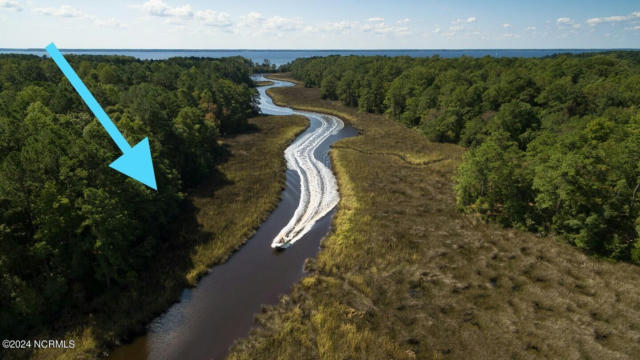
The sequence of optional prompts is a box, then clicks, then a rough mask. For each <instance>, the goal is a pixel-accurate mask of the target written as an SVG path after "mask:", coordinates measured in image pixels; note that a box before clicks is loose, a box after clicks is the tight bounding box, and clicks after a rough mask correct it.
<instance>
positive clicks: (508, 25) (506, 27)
mask: <svg viewBox="0 0 640 360" xmlns="http://www.w3.org/2000/svg"><path fill="white" fill-rule="evenodd" d="M502 26H503V27H504V28H505V29H508V28H510V27H511V24H503V25H502Z"/></svg>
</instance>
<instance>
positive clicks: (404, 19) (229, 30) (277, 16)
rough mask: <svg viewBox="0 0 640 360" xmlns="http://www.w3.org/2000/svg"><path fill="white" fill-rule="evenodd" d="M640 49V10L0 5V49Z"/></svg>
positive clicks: (588, 4) (191, 2) (476, 5)
mask: <svg viewBox="0 0 640 360" xmlns="http://www.w3.org/2000/svg"><path fill="white" fill-rule="evenodd" d="M51 41H54V42H55V43H56V44H57V45H58V47H60V48H169V49H177V48H181V49H184V48H187V49H239V48H243V49H246V48H250V49H274V48H275V49H381V48H384V49H409V48H420V49H460V48H465V49H473V48H621V47H623V48H640V1H638V0H636V1H626V0H625V1H622V0H618V1H616V0H613V1H611V0H610V1H602V0H601V1H589V0H584V1H571V0H570V1H563V0H553V1H550V0H536V1H482V2H480V1H467V0H458V1H445V0H434V1H406V0H395V1H376V0H370V1H351V0H342V1H338V0H324V1H304V0H297V1H293V0H282V1H279V0H271V1H269V0H262V1H241V0H235V1H234V0H231V1H229V0H226V1H201V0H112V1H77V0H65V1H46V0H0V47H17V48H24V47H36V48H37V47H44V46H46V45H47V44H48V43H49V42H51Z"/></svg>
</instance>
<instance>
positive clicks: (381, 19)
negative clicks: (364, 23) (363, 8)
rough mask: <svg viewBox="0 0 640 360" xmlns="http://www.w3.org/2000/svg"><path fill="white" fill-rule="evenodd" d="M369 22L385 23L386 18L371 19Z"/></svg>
mask: <svg viewBox="0 0 640 360" xmlns="http://www.w3.org/2000/svg"><path fill="white" fill-rule="evenodd" d="M369 21H370V22H383V21H384V18H381V17H370V18H369Z"/></svg>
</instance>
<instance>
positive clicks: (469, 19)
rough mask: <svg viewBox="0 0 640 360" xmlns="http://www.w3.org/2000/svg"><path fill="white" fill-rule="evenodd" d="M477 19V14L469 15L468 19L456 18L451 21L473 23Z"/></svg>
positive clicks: (454, 22) (453, 22) (454, 23)
mask: <svg viewBox="0 0 640 360" xmlns="http://www.w3.org/2000/svg"><path fill="white" fill-rule="evenodd" d="M476 20H477V18H476V17H475V16H471V17H468V18H466V19H455V20H453V21H452V22H451V23H452V24H453V25H456V24H462V23H467V24H471V23H474V22H476Z"/></svg>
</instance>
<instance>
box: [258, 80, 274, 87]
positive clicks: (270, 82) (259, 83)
mask: <svg viewBox="0 0 640 360" xmlns="http://www.w3.org/2000/svg"><path fill="white" fill-rule="evenodd" d="M254 83H255V84H256V86H268V85H273V81H268V80H267V81H254Z"/></svg>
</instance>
